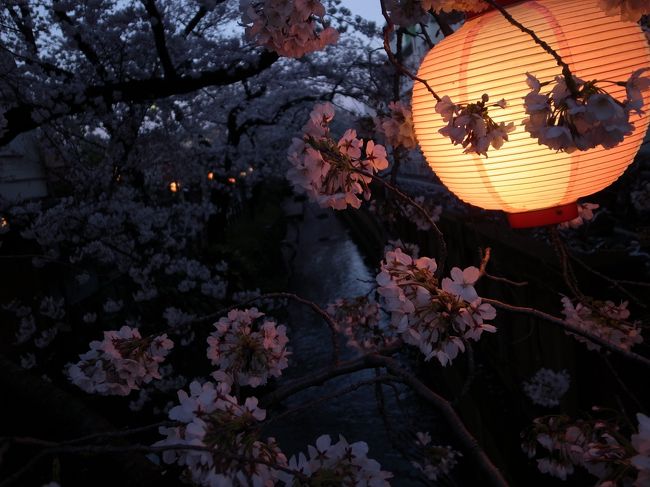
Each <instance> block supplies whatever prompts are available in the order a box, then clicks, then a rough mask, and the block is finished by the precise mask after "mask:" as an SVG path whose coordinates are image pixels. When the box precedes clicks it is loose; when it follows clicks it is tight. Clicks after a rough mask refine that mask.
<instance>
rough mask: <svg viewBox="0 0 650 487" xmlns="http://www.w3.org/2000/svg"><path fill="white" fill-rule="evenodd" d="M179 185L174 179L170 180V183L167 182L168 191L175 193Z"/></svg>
mask: <svg viewBox="0 0 650 487" xmlns="http://www.w3.org/2000/svg"><path fill="white" fill-rule="evenodd" d="M179 187H180V184H178V183H177V182H176V181H172V182H171V183H169V191H171V192H172V193H175V192H176V191H178V188H179Z"/></svg>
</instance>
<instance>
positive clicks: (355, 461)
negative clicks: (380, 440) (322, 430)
mask: <svg viewBox="0 0 650 487" xmlns="http://www.w3.org/2000/svg"><path fill="white" fill-rule="evenodd" d="M307 454H308V456H309V458H308V457H307V456H306V455H305V454H304V453H302V452H301V453H300V454H298V456H297V457H296V456H292V457H291V458H290V459H289V468H290V469H291V470H294V471H296V472H300V473H301V474H303V475H305V476H307V477H309V485H332V486H334V485H341V486H342V485H355V486H368V487H383V486H389V485H390V484H389V483H388V479H390V478H391V477H392V476H393V474H391V473H390V472H386V471H384V470H381V465H380V464H379V463H378V462H377V461H376V460H373V459H371V458H368V445H367V444H366V443H364V442H362V441H358V442H356V443H348V442H347V440H346V439H345V438H344V437H343V436H339V441H337V442H336V443H332V439H331V438H330V436H329V435H323V436H320V437H318V439H317V440H316V445H315V446H312V445H309V446H308V447H307ZM278 478H279V479H280V480H281V481H283V482H284V484H285V485H286V486H293V485H303V484H300V483H295V482H296V481H297V479H296V476H294V475H291V474H290V473H288V472H278Z"/></svg>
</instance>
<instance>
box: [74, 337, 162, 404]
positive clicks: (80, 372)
mask: <svg viewBox="0 0 650 487" xmlns="http://www.w3.org/2000/svg"><path fill="white" fill-rule="evenodd" d="M173 346H174V343H173V342H172V341H171V340H170V339H169V338H167V335H166V334H163V335H159V336H155V337H154V336H152V337H144V338H142V336H141V335H140V332H139V331H138V329H137V328H131V327H128V326H123V327H122V328H120V329H119V330H117V331H115V330H112V331H106V332H104V339H103V340H102V341H92V342H90V350H89V351H88V352H86V353H84V354H82V355H79V358H80V359H81V360H80V361H79V362H77V363H76V364H68V366H67V367H66V373H67V375H68V378H69V379H70V381H71V382H72V383H73V384H75V385H77V386H78V387H79V388H81V389H82V390H84V391H86V392H88V393H96V394H100V395H117V396H126V395H128V394H129V393H130V392H131V391H132V390H134V389H139V388H140V386H141V385H142V384H146V383H148V382H151V381H152V380H153V379H160V373H159V370H158V366H159V365H160V364H161V363H162V362H163V361H164V360H165V357H166V356H167V354H168V353H169V351H170V350H171V349H172V348H173Z"/></svg>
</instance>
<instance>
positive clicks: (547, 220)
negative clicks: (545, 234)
mask: <svg viewBox="0 0 650 487" xmlns="http://www.w3.org/2000/svg"><path fill="white" fill-rule="evenodd" d="M507 215H508V223H510V226H511V227H512V228H531V227H543V226H546V225H555V224H558V223H562V222H566V221H569V220H573V219H574V218H577V217H578V204H577V202H573V203H567V204H565V205H560V206H553V207H551V208H543V209H541V210H533V211H522V212H519V213H508V214H507Z"/></svg>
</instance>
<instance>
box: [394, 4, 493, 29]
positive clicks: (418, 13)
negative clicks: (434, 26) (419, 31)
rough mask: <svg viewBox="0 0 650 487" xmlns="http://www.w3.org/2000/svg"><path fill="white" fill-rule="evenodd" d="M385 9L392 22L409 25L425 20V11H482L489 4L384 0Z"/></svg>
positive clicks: (404, 25)
mask: <svg viewBox="0 0 650 487" xmlns="http://www.w3.org/2000/svg"><path fill="white" fill-rule="evenodd" d="M385 3H386V10H388V12H389V15H390V19H391V21H392V22H393V23H394V24H397V25H401V26H403V27H410V26H412V25H415V24H419V23H421V22H424V23H426V22H427V12H429V11H430V10H433V11H435V12H438V13H440V12H443V11H444V12H453V11H459V12H482V11H483V10H486V9H487V8H488V7H489V5H488V4H487V3H486V2H484V1H483V0H386V2H385Z"/></svg>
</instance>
